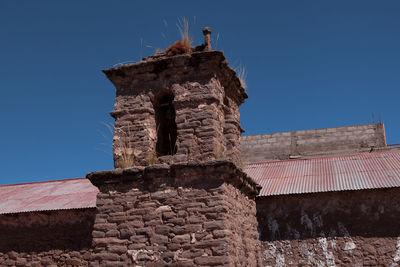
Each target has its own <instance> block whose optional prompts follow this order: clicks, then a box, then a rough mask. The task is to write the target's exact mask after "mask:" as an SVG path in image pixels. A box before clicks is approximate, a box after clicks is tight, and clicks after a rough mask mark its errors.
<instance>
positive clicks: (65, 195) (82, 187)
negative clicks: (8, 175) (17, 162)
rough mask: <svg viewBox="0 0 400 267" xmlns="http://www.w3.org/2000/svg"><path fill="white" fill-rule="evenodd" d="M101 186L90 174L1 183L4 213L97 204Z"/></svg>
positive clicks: (1, 207)
mask: <svg viewBox="0 0 400 267" xmlns="http://www.w3.org/2000/svg"><path fill="white" fill-rule="evenodd" d="M97 193H98V189H97V188H96V187H95V186H93V185H92V184H91V183H90V181H89V180H88V179H86V178H76V179H66V180H56V181H49V182H36V183H25V184H12V185H2V186H0V214H5V213H20V212H30V211H45V210H62V209H82V208H94V207H96V195H97Z"/></svg>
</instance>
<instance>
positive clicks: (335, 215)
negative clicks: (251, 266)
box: [256, 188, 400, 266]
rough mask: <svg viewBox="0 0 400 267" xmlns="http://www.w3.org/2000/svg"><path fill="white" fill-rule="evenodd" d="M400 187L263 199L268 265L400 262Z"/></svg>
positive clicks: (262, 223) (261, 213)
mask: <svg viewBox="0 0 400 267" xmlns="http://www.w3.org/2000/svg"><path fill="white" fill-rule="evenodd" d="M399 193H400V189H399V188H393V189H374V190H360V191H348V192H329V193H315V194H301V195H284V196H275V197H262V198H257V200H256V203H257V217H258V221H259V228H260V231H261V240H262V243H263V260H264V266H267V265H269V266H291V265H296V266H316V265H319V266H398V265H399V263H400V228H399V221H400V199H399V198H398V196H399Z"/></svg>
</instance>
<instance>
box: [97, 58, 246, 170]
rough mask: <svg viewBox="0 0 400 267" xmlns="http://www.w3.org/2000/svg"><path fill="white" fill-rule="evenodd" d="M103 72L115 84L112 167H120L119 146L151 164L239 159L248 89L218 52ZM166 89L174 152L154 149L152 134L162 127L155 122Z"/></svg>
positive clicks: (138, 162) (140, 161) (142, 163)
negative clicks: (174, 136)
mask: <svg viewBox="0 0 400 267" xmlns="http://www.w3.org/2000/svg"><path fill="white" fill-rule="evenodd" d="M104 73H105V74H106V75H107V77H108V78H109V79H110V81H111V82H112V83H113V84H114V85H115V87H116V100H115V106H114V110H113V111H112V112H111V115H112V116H113V117H114V118H115V126H114V164H115V167H116V168H117V167H121V163H120V162H121V159H122V158H123V153H124V151H123V149H122V148H123V147H127V148H129V153H130V154H132V155H133V157H134V164H133V165H135V166H147V165H150V164H149V158H152V159H153V160H154V159H156V160H157V162H158V163H171V162H185V161H188V160H202V161H207V160H213V159H222V158H224V159H230V160H232V161H233V162H239V161H240V159H241V157H240V134H241V132H242V128H241V126H240V113H239V108H238V107H239V105H240V104H241V103H243V102H244V99H245V98H247V94H246V92H245V91H244V88H243V87H242V86H241V84H240V81H239V79H238V78H237V77H236V73H235V72H234V71H233V70H232V69H231V68H230V67H229V66H228V63H227V61H226V60H225V57H224V55H223V53H222V52H220V51H212V52H195V53H192V54H184V55H178V56H174V57H161V58H157V59H156V60H147V61H143V62H139V63H135V64H129V65H124V66H121V67H119V68H113V69H108V70H104ZM165 94H171V95H172V96H173V105H174V108H175V114H176V117H175V120H174V121H175V123H176V128H177V129H176V130H177V141H176V144H175V145H174V147H171V148H170V149H171V150H174V151H175V150H176V153H175V154H174V155H173V156H168V155H159V154H157V149H156V144H157V139H158V138H157V135H158V134H159V132H160V131H163V129H162V128H163V127H161V128H160V127H159V126H157V125H156V121H157V119H156V117H157V115H156V109H157V105H158V104H157V103H158V101H159V99H160V98H162V96H163V95H165ZM165 138H168V136H166V137H165ZM125 150H126V149H125ZM152 164H154V163H152ZM133 165H132V166H133Z"/></svg>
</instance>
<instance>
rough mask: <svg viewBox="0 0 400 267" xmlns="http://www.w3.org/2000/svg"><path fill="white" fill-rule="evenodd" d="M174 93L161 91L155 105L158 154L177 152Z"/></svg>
mask: <svg viewBox="0 0 400 267" xmlns="http://www.w3.org/2000/svg"><path fill="white" fill-rule="evenodd" d="M173 101H174V95H173V94H172V93H171V92H161V93H160V95H159V97H158V98H157V99H156V104H155V106H154V109H155V114H156V127H157V144H156V152H157V156H165V155H174V154H175V153H176V139H177V126H176V122H175V117H176V114H175V106H174V103H173Z"/></svg>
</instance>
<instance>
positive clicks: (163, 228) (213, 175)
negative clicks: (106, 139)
mask: <svg viewBox="0 0 400 267" xmlns="http://www.w3.org/2000/svg"><path fill="white" fill-rule="evenodd" d="M87 177H88V178H89V179H90V181H91V182H92V183H93V184H94V185H96V186H97V187H98V188H99V190H100V193H99V194H98V197H97V209H98V213H97V214H96V218H95V223H94V231H93V250H94V254H93V255H92V257H91V259H92V261H94V262H92V264H95V265H97V264H100V265H102V266H103V265H107V266H260V265H261V262H260V259H261V258H260V255H261V254H260V243H259V239H258V232H257V226H258V225H257V220H256V217H255V214H256V210H255V202H254V197H255V195H257V194H258V189H259V188H258V185H257V184H255V183H254V181H253V180H252V179H251V178H249V177H248V176H247V175H246V174H245V173H243V172H242V171H241V170H240V169H238V168H236V166H235V165H234V164H233V163H232V162H230V161H224V160H217V161H208V162H206V163H196V162H192V163H178V164H172V165H166V164H159V165H152V166H149V167H134V168H127V169H117V170H113V171H102V172H95V173H89V174H88V176H87Z"/></svg>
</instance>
